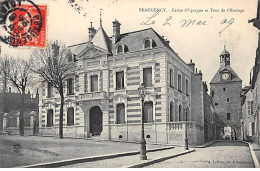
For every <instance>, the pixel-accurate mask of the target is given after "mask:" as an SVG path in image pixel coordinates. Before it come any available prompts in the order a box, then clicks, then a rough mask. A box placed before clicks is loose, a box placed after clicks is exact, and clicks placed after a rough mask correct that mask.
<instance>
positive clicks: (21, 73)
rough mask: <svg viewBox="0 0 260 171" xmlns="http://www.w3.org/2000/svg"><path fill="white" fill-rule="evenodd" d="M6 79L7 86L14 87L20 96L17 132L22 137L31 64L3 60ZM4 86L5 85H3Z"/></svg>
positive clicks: (8, 59) (7, 58) (24, 61)
mask: <svg viewBox="0 0 260 171" xmlns="http://www.w3.org/2000/svg"><path fill="white" fill-rule="evenodd" d="M4 61H5V64H6V65H5V69H6V73H5V74H6V75H5V76H6V78H7V81H8V82H9V84H10V85H11V86H13V87H15V88H16V89H17V90H18V92H19V93H20V94H21V106H20V116H19V121H20V124H19V128H20V129H19V132H20V136H24V98H25V90H26V88H27V87H28V85H29V78H30V75H31V62H30V61H29V60H24V59H19V58H11V57H6V58H4ZM5 86H6V85H5Z"/></svg>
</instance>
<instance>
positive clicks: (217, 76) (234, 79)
mask: <svg viewBox="0 0 260 171" xmlns="http://www.w3.org/2000/svg"><path fill="white" fill-rule="evenodd" d="M224 70H226V71H229V72H231V74H232V79H231V80H230V82H240V81H242V80H241V79H240V78H239V76H238V75H237V74H236V73H235V71H234V70H233V69H232V68H231V67H230V66H229V65H227V66H220V68H219V69H218V71H217V73H216V74H215V76H214V77H213V79H212V80H211V81H210V84H216V83H221V81H220V77H221V73H222V72H223V71H224Z"/></svg>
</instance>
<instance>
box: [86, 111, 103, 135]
mask: <svg viewBox="0 0 260 171" xmlns="http://www.w3.org/2000/svg"><path fill="white" fill-rule="evenodd" d="M102 115H103V114H102V111H101V109H100V107H99V106H94V107H92V108H91V109H90V116H89V121H90V133H91V134H92V136H98V135H100V133H101V132H102V130H103V126H102V123H103V117H102Z"/></svg>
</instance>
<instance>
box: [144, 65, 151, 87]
mask: <svg viewBox="0 0 260 171" xmlns="http://www.w3.org/2000/svg"><path fill="white" fill-rule="evenodd" d="M143 83H144V86H145V87H152V68H144V69H143Z"/></svg>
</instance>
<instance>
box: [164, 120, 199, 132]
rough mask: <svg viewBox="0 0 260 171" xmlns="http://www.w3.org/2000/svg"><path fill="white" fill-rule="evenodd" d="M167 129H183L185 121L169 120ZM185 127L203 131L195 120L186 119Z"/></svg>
mask: <svg viewBox="0 0 260 171" xmlns="http://www.w3.org/2000/svg"><path fill="white" fill-rule="evenodd" d="M168 126H169V130H182V129H183V130H184V129H185V121H178V122H169V123H168ZM187 128H188V129H195V130H199V131H203V129H204V128H203V127H202V126H201V125H199V124H198V123H196V122H195V121H187Z"/></svg>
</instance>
